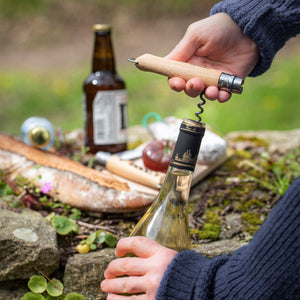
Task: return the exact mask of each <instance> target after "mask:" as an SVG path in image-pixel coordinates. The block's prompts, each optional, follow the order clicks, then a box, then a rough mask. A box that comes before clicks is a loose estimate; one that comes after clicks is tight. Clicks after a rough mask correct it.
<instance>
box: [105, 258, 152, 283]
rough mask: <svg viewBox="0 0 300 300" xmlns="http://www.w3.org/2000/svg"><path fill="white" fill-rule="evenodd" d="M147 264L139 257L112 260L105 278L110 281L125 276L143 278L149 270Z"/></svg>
mask: <svg viewBox="0 0 300 300" xmlns="http://www.w3.org/2000/svg"><path fill="white" fill-rule="evenodd" d="M145 263H146V262H145V260H143V259H141V258H138V257H124V258H119V259H115V260H112V261H111V262H110V263H109V266H108V268H107V269H106V270H105V272H104V277H105V278H106V279H110V278H115V277H117V276H124V275H129V276H142V275H144V274H145V273H146V272H147V270H148V268H149V267H147V266H146V265H145Z"/></svg>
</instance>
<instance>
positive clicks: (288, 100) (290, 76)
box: [0, 0, 300, 134]
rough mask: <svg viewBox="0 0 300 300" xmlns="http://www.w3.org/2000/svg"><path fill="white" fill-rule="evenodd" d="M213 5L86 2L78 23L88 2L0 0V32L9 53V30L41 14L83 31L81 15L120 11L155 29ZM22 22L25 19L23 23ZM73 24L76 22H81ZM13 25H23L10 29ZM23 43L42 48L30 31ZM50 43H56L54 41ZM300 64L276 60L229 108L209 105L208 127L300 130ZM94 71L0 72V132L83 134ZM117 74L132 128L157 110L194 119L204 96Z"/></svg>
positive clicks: (125, 69)
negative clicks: (33, 129) (35, 120)
mask: <svg viewBox="0 0 300 300" xmlns="http://www.w3.org/2000/svg"><path fill="white" fill-rule="evenodd" d="M215 2H217V1H215V0H213V1H212V0H201V1H199V0H185V1H182V0H164V1H161V0H152V1H140V0H127V1H121V0H110V1H101V0H86V1H84V8H85V10H84V11H85V13H84V14H82V15H81V16H80V18H78V12H81V11H82V10H83V4H82V3H83V2H82V1H80V0H69V1H63V2H62V1H57V0H28V1H19V0H0V19H1V18H2V20H1V24H2V25H3V26H2V29H1V28H0V32H1V30H2V33H5V32H7V34H6V37H7V38H6V39H5V38H4V37H3V36H5V34H2V35H0V43H1V45H3V47H4V46H6V47H8V48H9V47H12V45H17V46H18V45H19V44H17V43H15V44H10V43H12V40H11V39H10V36H11V35H10V34H9V32H10V29H12V30H14V31H13V32H15V33H20V32H21V31H22V30H21V28H23V26H27V25H29V24H31V23H32V22H29V21H31V19H32V20H33V19H34V18H38V17H41V16H42V17H43V19H42V20H43V22H49V23H50V24H57V23H58V22H60V21H61V22H62V23H63V24H64V22H67V21H68V22H69V23H70V24H71V25H70V24H69V23H68V24H69V26H71V28H73V27H72V26H74V28H78V27H76V26H78V24H79V26H80V23H81V22H83V21H82V19H81V17H82V18H85V20H88V22H90V18H91V14H94V15H97V14H99V12H103V11H104V12H105V14H106V13H107V14H113V13H114V12H117V11H118V12H119V13H120V12H121V13H122V14H126V13H129V12H130V17H137V18H143V20H144V21H145V20H146V22H150V24H152V23H151V22H152V21H151V20H148V19H151V18H157V17H159V16H160V17H161V16H166V17H169V18H172V15H176V14H177V17H178V16H179V18H181V16H183V15H185V16H188V19H192V17H191V16H192V15H193V16H194V17H195V16H198V14H199V13H201V11H203V9H206V10H208V9H209V7H211V6H212V5H213V4H214V3H215ZM77 18H78V20H77ZM22 20H26V21H24V22H23V23H22ZM74 20H77V24H75V23H74ZM28 22H29V23H28ZM43 22H42V21H41V20H40V19H38V22H36V23H34V24H36V26H42V25H43V24H44V23H43ZM12 24H18V26H11V25H12ZM34 24H33V25H34ZM41 24H42V25H41ZM137 24H138V23H137ZM33 25H32V26H33ZM47 28H48V27H47ZM50 28H51V27H50ZM30 29H32V28H30ZM30 29H29V32H30ZM46 32H48V31H47V30H46V31H43V30H41V32H40V33H38V34H41V35H42V36H46ZM38 34H36V35H37V36H38ZM29 37H30V38H31V39H29ZM22 41H23V43H25V44H26V46H27V49H29V48H28V47H30V46H31V47H35V46H36V44H35V43H38V42H37V37H31V36H30V35H28V33H27V35H25V38H24V37H23V40H22ZM34 42H35V43H34ZM44 42H45V43H49V45H50V43H51V40H50V39H49V41H47V40H44ZM52 43H54V42H53V41H52ZM20 45H22V44H20ZM299 66H300V58H299V56H297V55H296V54H294V55H289V56H283V55H281V56H279V57H277V58H276V60H275V61H274V63H273V66H272V68H271V70H269V71H268V72H267V73H266V74H265V75H263V76H260V77H259V78H247V79H246V82H245V87H244V92H243V94H242V95H233V97H232V99H231V100H230V101H229V102H227V103H223V104H220V103H218V102H216V101H215V102H212V101H208V102H207V104H206V105H205V106H204V110H205V111H204V114H203V121H204V122H206V123H208V124H209V125H211V126H212V127H213V128H214V129H215V130H217V131H219V132H220V133H224V134H225V133H227V132H229V131H235V130H258V129H273V130H285V129H292V128H297V127H298V128H299V127H300V118H299V115H300V105H299V95H300V85H299V75H300V74H299V72H300V68H299ZM88 72H89V66H87V65H84V66H83V65H82V66H80V65H79V66H78V65H76V66H74V67H72V68H64V67H63V66H62V67H61V68H60V70H58V71H57V70H56V72H54V71H49V70H44V71H40V72H37V71H36V72H34V71H25V70H21V69H9V70H4V69H3V68H1V71H0V103H1V109H0V132H5V133H10V134H18V132H19V129H20V126H21V124H22V123H23V121H24V120H25V119H27V118H28V117H30V116H34V115H35V116H43V117H46V118H48V119H49V120H50V121H52V123H53V124H54V126H55V127H61V128H62V129H63V130H72V129H74V128H82V126H83V112H82V84H83V81H84V79H85V78H86V77H87V75H88ZM119 72H120V74H121V75H122V77H123V78H124V80H125V81H126V84H127V89H128V120H129V125H136V124H141V121H142V118H143V116H144V115H145V114H146V113H148V112H150V111H154V112H157V113H159V114H160V115H161V116H162V117H166V116H170V115H174V116H177V117H179V118H184V117H189V118H194V117H195V116H194V113H195V112H196V111H197V109H198V108H197V100H198V98H196V99H192V98H189V97H187V96H186V95H185V94H184V93H176V92H173V91H171V90H170V88H169V87H168V85H167V79H166V78H165V77H162V76H159V75H156V74H152V73H144V72H141V71H139V70H137V69H136V68H135V67H134V66H132V65H130V64H129V63H128V64H127V65H126V66H119Z"/></svg>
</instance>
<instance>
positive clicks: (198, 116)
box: [195, 90, 206, 123]
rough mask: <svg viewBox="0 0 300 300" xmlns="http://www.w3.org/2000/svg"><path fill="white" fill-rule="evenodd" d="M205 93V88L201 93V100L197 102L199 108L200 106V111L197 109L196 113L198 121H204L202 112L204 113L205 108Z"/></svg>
mask: <svg viewBox="0 0 300 300" xmlns="http://www.w3.org/2000/svg"><path fill="white" fill-rule="evenodd" d="M204 93H205V90H203V91H202V92H201V94H200V99H201V102H199V103H198V104H197V106H198V108H199V111H197V112H196V113H195V116H196V117H197V118H198V120H197V122H199V123H200V122H201V121H202V118H201V116H200V115H201V114H202V113H203V111H204V109H203V107H202V106H203V105H204V104H205V103H206V99H205V98H204Z"/></svg>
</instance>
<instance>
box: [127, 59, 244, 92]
mask: <svg viewBox="0 0 300 300" xmlns="http://www.w3.org/2000/svg"><path fill="white" fill-rule="evenodd" d="M129 61H131V62H133V63H135V65H136V67H137V68H138V69H140V70H142V71H148V72H153V73H157V74H161V75H164V76H167V77H181V78H183V79H185V80H189V79H191V78H200V79H201V80H202V81H203V82H204V84H205V86H206V87H207V86H216V87H218V88H219V89H221V90H226V91H228V92H232V93H237V94H240V93H241V92H242V90H243V87H242V85H243V83H244V80H243V79H242V78H240V77H237V76H235V75H231V74H227V73H224V72H222V71H220V70H215V69H211V68H204V67H200V66H196V65H192V64H189V63H184V62H180V61H175V60H171V59H167V58H162V57H158V56H155V55H152V54H143V55H141V56H139V57H137V58H132V59H129Z"/></svg>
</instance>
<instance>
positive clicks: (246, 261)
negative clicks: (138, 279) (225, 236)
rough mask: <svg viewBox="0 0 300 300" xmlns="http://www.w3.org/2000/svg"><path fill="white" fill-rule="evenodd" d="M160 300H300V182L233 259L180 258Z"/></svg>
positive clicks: (167, 276) (172, 267) (187, 252)
mask: <svg viewBox="0 0 300 300" xmlns="http://www.w3.org/2000/svg"><path fill="white" fill-rule="evenodd" d="M157 299H170V300H171V299H172V300H176V299H180V300H189V299H194V300H200V299H234V300H238V299H241V300H247V299H251V300H255V299H257V300H258V299H259V300H267V299H276V300H277V299H278V300H283V299H300V177H298V178H297V179H296V180H295V181H294V182H293V184H292V185H291V186H290V187H289V189H288V190H287V192H286V193H285V195H284V196H283V197H282V198H281V200H280V201H279V202H278V204H277V205H276V206H275V208H274V209H273V211H272V212H271V213H270V215H269V217H268V219H267V221H266V222H265V223H264V224H263V225H262V226H261V228H260V229H259V230H258V232H257V233H256V235H255V236H254V238H253V239H252V241H251V242H250V243H249V244H248V245H246V246H243V247H241V248H240V249H238V250H237V251H235V252H234V253H233V254H232V255H231V256H229V255H220V256H218V257H215V258H213V259H208V258H205V257H203V256H202V255H200V254H198V253H196V252H193V251H190V250H184V251H182V252H180V253H179V254H177V255H176V256H175V258H174V259H173V260H172V262H171V263H170V265H169V266H168V268H167V270H166V272H165V274H164V277H163V279H162V282H161V285H160V287H159V289H158V294H157Z"/></svg>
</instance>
